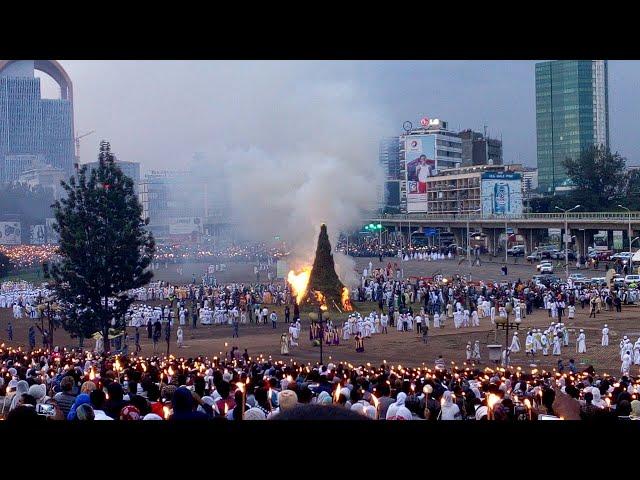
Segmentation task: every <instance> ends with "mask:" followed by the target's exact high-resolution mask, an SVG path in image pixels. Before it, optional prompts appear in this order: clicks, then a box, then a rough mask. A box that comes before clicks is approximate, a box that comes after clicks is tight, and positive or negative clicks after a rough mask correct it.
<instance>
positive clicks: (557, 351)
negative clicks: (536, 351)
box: [553, 335, 562, 356]
mask: <svg viewBox="0 0 640 480" xmlns="http://www.w3.org/2000/svg"><path fill="white" fill-rule="evenodd" d="M561 346H562V339H561V338H560V335H556V336H555V337H553V355H556V356H557V355H562V350H561Z"/></svg>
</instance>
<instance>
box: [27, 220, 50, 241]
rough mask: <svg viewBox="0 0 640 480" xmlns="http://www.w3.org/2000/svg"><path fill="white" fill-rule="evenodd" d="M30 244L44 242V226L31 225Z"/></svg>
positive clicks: (45, 236) (45, 237)
mask: <svg viewBox="0 0 640 480" xmlns="http://www.w3.org/2000/svg"><path fill="white" fill-rule="evenodd" d="M30 230H31V242H30V243H31V245H44V244H45V243H46V239H47V235H46V227H45V225H44V224H42V225H32V226H31V229H30Z"/></svg>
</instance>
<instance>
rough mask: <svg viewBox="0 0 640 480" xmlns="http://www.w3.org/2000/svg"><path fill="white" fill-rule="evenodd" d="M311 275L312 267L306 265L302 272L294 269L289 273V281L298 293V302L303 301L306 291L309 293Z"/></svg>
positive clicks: (295, 292)
mask: <svg viewBox="0 0 640 480" xmlns="http://www.w3.org/2000/svg"><path fill="white" fill-rule="evenodd" d="M310 277H311V267H304V268H303V269H302V271H301V272H300V273H295V272H294V271H293V270H290V271H289V274H288V275H287V281H288V282H289V285H291V288H292V289H293V293H294V294H295V295H296V301H297V302H298V304H300V302H302V299H303V298H304V295H305V293H307V285H309V278H310Z"/></svg>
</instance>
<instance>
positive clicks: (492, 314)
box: [489, 305, 496, 325]
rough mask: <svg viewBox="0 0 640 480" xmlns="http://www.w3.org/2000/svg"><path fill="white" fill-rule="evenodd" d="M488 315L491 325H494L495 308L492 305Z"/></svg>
mask: <svg viewBox="0 0 640 480" xmlns="http://www.w3.org/2000/svg"><path fill="white" fill-rule="evenodd" d="M489 312H490V315H491V324H493V325H495V323H496V307H495V306H494V305H492V306H491V309H490V310H489Z"/></svg>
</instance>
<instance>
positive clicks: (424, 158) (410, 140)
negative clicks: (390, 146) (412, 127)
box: [404, 135, 438, 213]
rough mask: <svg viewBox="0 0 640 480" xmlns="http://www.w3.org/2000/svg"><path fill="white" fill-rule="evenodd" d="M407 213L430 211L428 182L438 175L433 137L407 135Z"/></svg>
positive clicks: (405, 154) (405, 151) (405, 147)
mask: <svg viewBox="0 0 640 480" xmlns="http://www.w3.org/2000/svg"><path fill="white" fill-rule="evenodd" d="M404 158H405V165H406V168H405V174H406V180H407V212H409V213H411V212H424V213H426V212H427V211H428V204H427V180H428V179H429V177H432V176H434V175H436V174H437V173H438V165H437V163H436V139H435V136H433V135H407V136H406V137H405V145H404Z"/></svg>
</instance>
